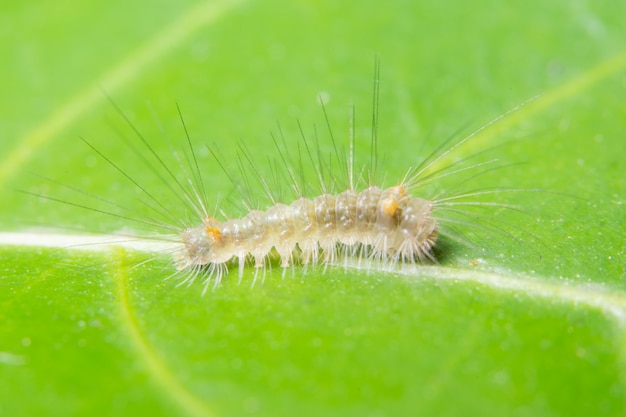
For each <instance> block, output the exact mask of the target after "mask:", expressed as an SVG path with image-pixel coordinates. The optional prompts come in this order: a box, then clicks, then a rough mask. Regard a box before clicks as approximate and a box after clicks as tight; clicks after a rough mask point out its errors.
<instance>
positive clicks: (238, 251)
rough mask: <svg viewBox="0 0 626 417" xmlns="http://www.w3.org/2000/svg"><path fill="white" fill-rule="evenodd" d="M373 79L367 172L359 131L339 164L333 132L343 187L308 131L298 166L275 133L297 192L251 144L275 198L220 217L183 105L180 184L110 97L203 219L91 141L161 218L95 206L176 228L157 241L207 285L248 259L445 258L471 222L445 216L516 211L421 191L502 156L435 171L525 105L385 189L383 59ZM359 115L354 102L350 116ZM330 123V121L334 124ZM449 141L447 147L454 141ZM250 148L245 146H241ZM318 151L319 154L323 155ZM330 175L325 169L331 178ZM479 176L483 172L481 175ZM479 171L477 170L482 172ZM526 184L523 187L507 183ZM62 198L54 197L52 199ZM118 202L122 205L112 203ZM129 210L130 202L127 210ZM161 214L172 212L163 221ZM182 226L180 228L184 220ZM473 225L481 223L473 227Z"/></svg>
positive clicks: (244, 184) (240, 184) (245, 188)
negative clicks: (185, 215) (316, 186)
mask: <svg viewBox="0 0 626 417" xmlns="http://www.w3.org/2000/svg"><path fill="white" fill-rule="evenodd" d="M374 79H375V83H374V104H373V110H372V139H371V143H370V153H371V155H370V163H369V165H367V166H365V167H362V168H361V169H360V170H357V169H355V157H354V148H355V144H354V142H355V135H354V133H353V129H351V134H350V138H349V151H348V152H346V157H345V159H344V160H343V161H341V153H340V152H339V151H338V150H337V145H336V144H335V140H334V136H333V134H332V131H331V134H330V136H331V142H332V145H333V152H334V155H331V157H333V158H335V159H337V160H340V165H342V166H343V170H344V171H345V172H346V173H347V177H348V183H347V186H345V187H344V188H343V189H340V190H339V189H337V188H338V186H337V182H336V181H335V180H330V181H329V180H326V179H325V178H328V177H330V176H331V175H329V174H330V172H325V171H329V170H328V169H325V168H324V166H323V162H322V161H324V160H325V158H324V157H321V156H319V154H322V153H323V152H322V151H321V150H320V148H319V147H318V148H317V149H315V150H311V146H310V145H309V143H308V141H307V139H306V137H305V135H304V134H303V135H302V139H303V141H302V143H303V148H304V149H305V151H304V152H303V153H304V155H305V157H304V158H303V157H302V156H301V155H300V158H299V160H298V161H297V163H295V164H294V163H293V161H291V163H290V162H288V159H289V158H288V157H287V156H286V155H287V154H288V153H289V152H288V151H287V150H286V149H284V148H283V147H281V146H280V144H279V142H278V141H277V140H274V144H275V148H276V152H277V154H278V155H280V158H278V160H279V161H280V162H281V163H282V166H283V168H282V169H283V172H284V176H286V178H289V179H290V180H291V181H292V182H293V183H294V184H293V187H294V190H295V195H296V197H295V198H292V199H291V200H287V199H284V198H281V197H277V196H276V193H274V192H273V191H272V186H271V184H269V183H268V181H267V180H266V179H264V178H263V177H262V174H260V170H259V169H258V167H257V165H256V163H255V162H254V161H253V159H254V158H252V156H251V155H250V153H249V152H246V151H245V150H244V152H243V154H242V156H240V160H239V161H238V164H237V165H238V167H239V170H240V171H243V170H244V168H242V166H243V165H244V162H247V163H248V165H249V167H250V168H251V169H252V173H253V175H254V176H255V177H256V178H257V180H258V181H259V183H260V184H261V185H262V186H263V188H264V189H265V190H266V193H267V195H268V198H269V201H270V202H271V204H269V205H267V206H266V207H264V208H258V207H255V204H254V203H253V202H251V201H247V202H244V204H243V205H244V207H245V209H246V213H245V214H244V215H242V216H240V217H237V218H229V217H228V215H224V216H223V217H224V219H223V220H220V219H218V216H217V215H216V214H215V213H210V212H209V210H208V209H207V207H208V198H207V193H206V190H205V187H204V184H203V180H202V174H201V170H200V168H199V164H198V159H197V156H196V151H195V150H194V146H193V145H192V143H191V141H190V139H189V134H188V132H187V128H186V125H185V122H184V119H183V117H182V112H181V110H180V108H179V109H178V111H179V117H180V120H181V123H182V125H183V127H184V130H185V134H186V136H187V152H188V154H187V167H186V168H185V166H184V164H182V163H181V161H180V159H178V163H179V165H180V168H181V171H182V172H184V173H186V174H185V176H186V182H184V181H183V182H181V181H180V180H179V179H177V176H176V175H175V174H174V173H173V170H172V169H171V168H170V167H169V166H168V165H167V164H166V163H165V162H164V161H163V159H162V158H161V157H160V156H159V155H158V154H157V153H156V151H155V150H154V149H153V147H152V146H151V145H150V143H149V142H148V141H147V140H146V139H145V138H144V136H143V135H142V134H141V133H140V132H139V131H138V129H137V128H136V127H135V126H134V125H133V124H132V122H131V121H130V120H129V118H128V117H127V116H126V115H125V114H124V112H123V111H122V110H121V109H120V108H119V107H118V106H117V105H116V104H115V103H114V102H113V101H112V104H113V106H114V107H115V108H116V109H117V111H118V112H119V114H120V115H121V116H122V118H123V119H124V120H125V121H126V123H127V124H128V125H129V126H130V127H131V129H132V130H134V132H135V134H136V136H137V137H138V138H139V139H140V141H141V143H142V146H143V147H144V149H145V150H147V151H148V154H151V155H152V157H153V158H154V161H156V163H157V165H158V166H159V167H160V169H162V170H163V172H165V173H166V174H165V175H166V177H168V178H169V179H170V180H171V183H172V184H173V187H174V189H175V190H178V195H177V198H178V199H179V200H180V201H181V202H182V203H183V204H185V205H186V206H187V207H189V208H190V210H191V213H192V217H195V218H196V219H197V220H196V221H195V224H193V223H189V222H182V223H181V221H180V219H174V217H175V216H174V215H173V214H172V212H171V211H170V210H169V209H168V208H167V207H166V205H165V204H164V202H163V201H159V200H158V199H157V198H156V197H155V196H154V195H153V194H152V193H150V192H149V191H147V190H146V189H145V188H144V187H142V186H141V185H140V183H139V181H137V180H136V179H134V178H133V177H131V176H130V175H129V174H128V173H127V172H125V171H124V170H123V169H122V168H120V167H119V166H118V165H117V164H116V163H115V162H113V161H112V160H111V159H110V158H108V157H107V156H106V155H104V153H102V152H101V151H99V150H98V149H97V148H96V147H95V146H94V145H92V144H91V143H89V142H87V141H86V140H84V139H83V141H85V143H86V144H87V145H88V146H89V147H91V148H92V149H93V150H94V151H95V152H96V153H97V154H98V155H99V156H100V157H101V158H103V159H104V160H105V161H106V162H107V163H108V164H109V165H110V166H112V167H113V168H114V169H116V170H117V171H118V172H119V173H121V174H122V175H123V176H124V177H126V179H127V180H129V181H130V183H131V184H132V185H133V186H134V187H136V188H138V189H139V190H141V192H142V193H143V195H144V196H145V197H147V199H148V200H151V201H152V203H153V204H147V203H146V202H144V204H145V206H146V207H148V208H149V210H150V211H151V212H152V213H153V214H154V215H148V216H145V217H143V218H138V216H120V215H118V214H115V213H112V212H108V211H106V210H102V209H93V208H90V207H86V206H84V205H79V204H74V205H79V206H81V207H86V208H89V209H91V210H94V211H98V212H101V213H102V212H104V213H108V214H113V215H114V216H117V217H124V218H128V219H130V220H133V221H136V222H138V223H142V224H144V225H146V224H147V225H150V226H157V227H163V228H164V229H165V230H167V231H169V234H168V235H162V236H160V237H157V239H158V240H162V241H166V242H172V241H173V242H175V245H174V246H173V248H172V249H170V252H172V256H173V259H174V262H175V265H176V269H177V270H178V274H181V275H184V276H185V278H184V279H183V280H182V282H183V283H192V282H194V280H195V279H196V278H197V277H198V276H200V275H203V276H204V283H205V290H206V288H207V287H208V285H209V284H210V283H211V282H213V283H214V285H219V284H220V282H221V281H222V279H223V277H224V276H225V275H226V274H227V272H228V269H229V265H232V264H235V263H236V264H238V268H239V278H240V279H241V277H242V275H243V272H244V268H245V265H246V264H252V265H253V267H254V268H255V271H256V272H255V281H256V277H257V274H258V271H260V270H263V271H264V270H265V268H266V267H267V265H268V259H269V258H271V257H272V256H273V254H277V255H278V258H279V264H280V266H281V267H282V268H283V271H285V270H286V269H287V268H289V267H293V266H294V264H301V265H303V266H304V267H307V266H309V265H318V264H323V265H330V264H333V263H335V262H336V261H337V260H338V259H340V258H342V257H350V256H352V257H356V258H357V259H364V258H365V259H368V260H375V261H379V262H380V263H381V264H384V265H390V266H393V265H396V264H398V263H436V262H437V256H436V254H435V252H434V249H435V247H436V245H437V243H438V238H439V237H440V235H446V236H449V237H451V238H453V239H457V240H463V236H462V234H456V235H455V234H454V233H452V232H451V230H452V229H450V228H448V229H447V230H443V229H442V228H441V225H442V224H445V223H446V222H449V223H452V224H454V223H460V224H463V225H468V224H470V225H471V221H468V220H467V219H466V220H463V221H461V220H459V219H454V218H451V217H450V216H446V215H445V213H446V212H447V213H450V212H452V213H456V214H459V215H461V216H466V217H471V215H470V214H469V212H464V211H463V210H462V207H463V206H483V205H484V206H488V207H493V206H496V207H503V208H510V206H507V205H506V204H499V203H497V202H488V203H483V202H477V201H464V200H466V199H467V198H472V197H476V196H480V195H490V194H494V193H499V192H503V191H504V190H497V191H478V192H467V193H458V194H456V195H446V194H445V193H444V194H443V195H435V196H434V197H432V198H427V197H426V196H421V195H419V190H420V189H421V187H422V186H423V185H425V184H428V183H432V182H435V181H437V180H439V179H441V178H444V177H453V176H455V175H457V174H461V173H466V172H469V171H472V170H479V171H480V170H481V169H482V170H485V169H486V167H489V166H491V165H493V164H494V163H496V162H497V161H498V160H497V159H493V160H488V161H484V162H477V163H468V164H465V162H466V161H467V160H468V159H470V158H466V159H464V160H462V161H461V162H459V161H457V162H453V163H450V164H448V165H445V166H444V167H443V168H435V166H436V165H437V164H438V163H440V162H441V161H442V160H443V159H444V158H445V157H447V156H448V155H449V154H450V153H452V152H453V151H454V150H455V149H457V148H458V147H459V146H461V145H462V144H464V143H465V142H467V141H469V140H470V139H471V138H473V137H474V136H476V135H477V134H478V133H479V132H481V131H483V130H484V129H486V128H487V127H489V126H490V125H492V124H493V123H495V122H496V121H498V120H499V119H501V118H503V117H505V116H506V115H508V114H509V113H511V112H513V111H515V110H517V109H518V108H519V107H521V106H522V105H523V104H525V103H523V104H521V105H519V106H517V107H515V108H514V109H512V110H510V111H509V112H506V113H504V114H502V115H501V116H499V117H498V118H496V119H494V120H492V121H491V122H489V123H487V124H486V125H484V126H482V127H481V128H479V129H478V130H476V131H474V132H473V133H471V134H470V135H468V136H466V137H464V138H463V139H461V140H460V141H457V142H456V143H454V144H452V145H449V142H446V143H444V145H442V147H441V148H440V149H439V150H438V151H435V152H434V153H433V154H431V156H430V157H428V158H426V159H425V160H423V161H422V162H421V164H418V165H416V166H412V167H410V168H409V169H408V170H407V171H406V173H405V175H404V177H403V178H402V179H401V180H400V181H398V182H397V183H396V184H393V185H391V186H383V185H382V184H378V183H376V179H375V177H376V175H374V171H376V170H377V169H378V168H377V152H378V150H377V148H378V100H379V98H378V96H379V88H378V80H379V66H378V64H377V65H376V70H375V77H374ZM321 104H322V109H323V112H324V117H325V120H326V122H327V123H328V124H329V122H328V116H327V114H326V109H325V106H324V104H323V103H321ZM353 118H354V109H353V115H352V119H353ZM328 127H329V130H330V125H329V126H328ZM446 146H447V147H446ZM242 149H244V148H242ZM210 151H211V153H212V154H213V157H214V158H215V161H216V162H217V163H218V164H219V165H220V166H221V167H222V170H223V171H224V173H225V174H226V176H227V177H228V178H229V179H230V180H231V181H232V182H233V184H234V185H235V186H236V187H237V188H238V189H239V191H240V193H241V196H242V197H245V195H248V194H249V193H250V188H251V186H250V185H249V180H248V179H246V178H243V177H245V174H241V175H240V177H242V178H239V179H238V178H236V177H235V175H234V174H233V173H232V169H231V168H229V167H228V166H227V164H225V163H224V162H223V158H221V157H219V156H218V155H217V154H216V153H215V152H214V151H213V150H212V149H211V150H210ZM315 155H318V158H317V159H316V158H315ZM307 157H308V162H309V163H310V164H311V165H313V166H314V168H315V172H316V174H317V175H316V177H317V179H318V181H319V182H320V189H321V190H322V191H323V192H322V193H320V194H317V195H310V192H307V191H305V189H306V188H307V187H306V186H305V184H304V183H305V182H306V180H304V179H303V180H301V184H300V186H298V185H297V182H298V181H297V179H296V178H297V173H296V171H297V166H298V165H302V164H303V160H304V159H306V158H307ZM325 174H326V175H325ZM479 174H480V172H479ZM479 174H478V175H479ZM508 191H518V190H508ZM51 199H53V200H54V198H51ZM114 205H115V206H117V207H118V208H119V207H121V206H119V205H117V204H114ZM121 208H122V209H123V207H121ZM163 219H170V220H169V221H164V220H163ZM181 224H182V226H181ZM474 226H475V224H474Z"/></svg>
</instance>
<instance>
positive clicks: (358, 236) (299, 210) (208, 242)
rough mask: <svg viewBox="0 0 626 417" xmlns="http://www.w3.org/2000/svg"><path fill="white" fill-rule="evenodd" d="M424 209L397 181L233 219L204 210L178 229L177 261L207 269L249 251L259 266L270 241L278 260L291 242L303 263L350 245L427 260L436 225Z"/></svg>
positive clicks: (428, 207)
mask: <svg viewBox="0 0 626 417" xmlns="http://www.w3.org/2000/svg"><path fill="white" fill-rule="evenodd" d="M432 208H433V207H432V203H431V202H429V201H427V200H423V199H421V198H414V197H411V196H409V195H408V194H407V190H406V188H405V187H404V186H402V185H398V186H394V187H391V188H387V189H384V190H383V189H381V188H379V187H376V186H371V187H368V188H367V189H365V190H363V191H361V192H357V191H355V190H352V189H351V190H347V191H344V192H342V193H340V194H338V195H331V194H323V195H321V196H319V197H316V198H314V199H309V198H304V197H303V198H300V199H298V200H296V201H294V202H293V203H292V204H290V205H285V204H282V203H277V204H275V205H273V206H272V207H270V208H269V209H268V210H266V211H264V212H262V211H258V210H254V211H251V212H250V213H248V214H247V215H246V216H245V217H243V218H241V219H232V220H227V221H225V222H219V221H218V220H216V219H215V218H213V217H206V218H205V219H204V220H203V222H202V224H201V225H200V226H198V227H194V228H189V229H186V230H185V231H184V232H183V233H182V241H183V243H184V251H183V253H182V254H181V255H179V256H180V257H179V260H178V267H179V268H180V269H183V268H188V267H194V266H197V265H207V264H208V265H211V268H212V269H215V265H219V264H223V263H225V262H228V261H229V260H230V259H231V258H233V257H235V258H237V259H238V260H239V265H243V264H244V262H245V260H246V258H247V257H248V256H249V255H251V256H252V257H253V258H254V261H255V263H254V265H255V267H256V268H262V267H264V260H265V258H266V257H267V256H268V255H269V253H270V251H271V250H272V248H275V249H276V251H277V252H278V254H279V256H280V259H281V266H282V267H289V266H290V265H291V263H292V262H293V257H294V252H295V251H296V250H297V249H298V248H299V251H300V254H299V258H300V260H301V262H302V263H303V264H309V263H313V264H316V263H318V261H319V257H320V256H321V257H322V258H323V261H324V262H332V261H334V260H335V258H336V255H337V253H338V252H345V251H346V250H347V249H349V248H353V247H357V248H358V249H359V250H364V249H368V248H369V249H371V251H372V254H371V256H372V257H373V258H375V259H388V260H392V261H399V260H404V261H411V262H412V261H414V260H415V259H418V260H420V261H425V260H426V259H430V260H434V256H433V254H432V252H431V250H432V248H433V245H434V244H435V241H436V240H437V235H438V229H437V221H436V220H435V219H434V218H433V217H432V216H431V213H432ZM217 269H219V267H218V268H217Z"/></svg>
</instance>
